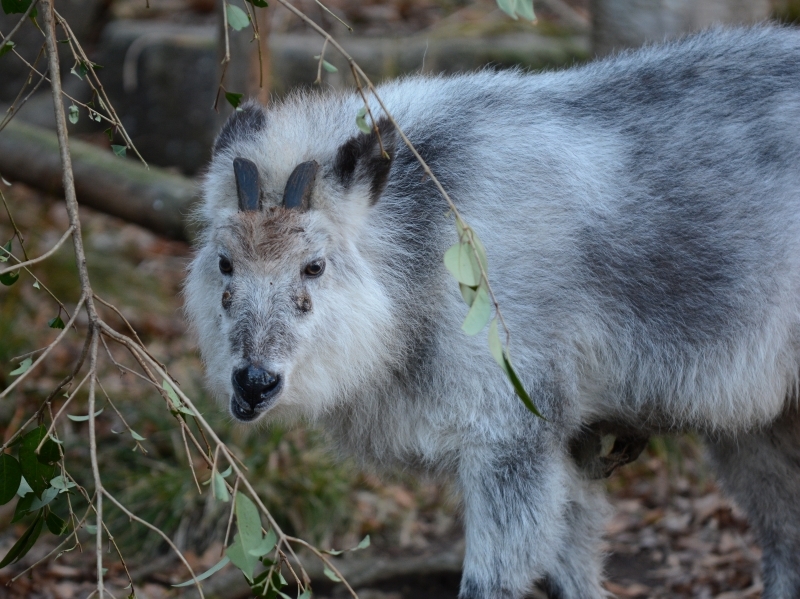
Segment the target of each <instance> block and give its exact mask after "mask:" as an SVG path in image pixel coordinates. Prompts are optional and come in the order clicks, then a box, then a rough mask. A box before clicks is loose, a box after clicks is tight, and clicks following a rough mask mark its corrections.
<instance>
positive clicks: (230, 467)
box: [220, 466, 233, 478]
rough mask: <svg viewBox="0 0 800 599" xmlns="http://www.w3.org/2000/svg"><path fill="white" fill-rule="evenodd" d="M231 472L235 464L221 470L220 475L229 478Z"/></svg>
mask: <svg viewBox="0 0 800 599" xmlns="http://www.w3.org/2000/svg"><path fill="white" fill-rule="evenodd" d="M231 472H233V466H228V467H227V468H226V469H225V470H223V471H222V472H220V476H222V478H228V477H229V476H230V475H231Z"/></svg>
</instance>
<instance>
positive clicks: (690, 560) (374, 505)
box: [0, 184, 762, 599]
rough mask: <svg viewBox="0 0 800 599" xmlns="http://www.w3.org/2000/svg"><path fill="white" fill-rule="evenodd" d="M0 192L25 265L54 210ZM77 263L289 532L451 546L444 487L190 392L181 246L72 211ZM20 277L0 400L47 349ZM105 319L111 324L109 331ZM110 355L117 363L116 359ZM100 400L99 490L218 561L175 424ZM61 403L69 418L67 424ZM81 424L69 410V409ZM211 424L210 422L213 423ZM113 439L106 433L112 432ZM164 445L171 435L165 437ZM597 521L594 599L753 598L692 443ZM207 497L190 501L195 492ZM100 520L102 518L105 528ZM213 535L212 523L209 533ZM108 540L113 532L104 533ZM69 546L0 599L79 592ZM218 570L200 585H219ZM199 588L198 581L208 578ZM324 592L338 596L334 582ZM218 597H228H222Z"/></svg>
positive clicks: (149, 410)
mask: <svg viewBox="0 0 800 599" xmlns="http://www.w3.org/2000/svg"><path fill="white" fill-rule="evenodd" d="M0 190H1V191H3V193H4V194H5V197H6V199H7V200H8V203H9V207H10V210H11V213H12V214H13V216H14V218H15V220H16V222H17V225H18V227H19V228H20V229H21V230H22V231H23V232H24V233H25V234H26V236H27V249H28V252H29V253H30V254H31V255H34V254H38V253H40V252H42V251H44V250H45V249H47V248H48V247H50V246H51V245H52V244H53V242H54V241H55V240H56V239H57V238H58V237H59V236H60V234H61V232H62V231H63V230H64V228H65V223H66V220H65V218H66V217H65V215H64V207H63V204H62V203H61V202H60V201H58V200H56V199H53V198H49V197H45V196H43V195H41V194H39V193H38V192H35V191H33V190H31V189H29V188H26V187H24V186H22V185H17V184H15V185H13V186H11V187H7V186H5V185H1V184H0ZM82 219H83V227H84V234H85V239H86V247H87V251H88V262H89V266H90V272H91V273H92V276H93V280H94V283H95V285H96V287H97V290H98V293H99V294H100V295H102V296H103V297H104V298H105V299H106V300H108V301H110V302H112V303H114V304H116V305H117V306H119V307H120V309H121V310H122V311H123V313H124V314H125V315H126V317H127V318H128V319H129V321H130V322H131V323H132V324H133V326H134V327H135V328H136V329H137V331H138V332H139V333H140V335H141V336H142V337H143V339H144V340H145V342H146V343H148V345H149V347H150V349H151V350H152V351H153V353H154V354H155V355H157V356H159V357H160V358H161V359H164V360H166V361H167V363H168V365H169V366H170V368H171V369H172V371H173V372H174V373H175V375H176V376H177V378H178V380H179V381H181V384H182V386H183V387H184V389H185V390H187V391H189V392H191V393H194V394H196V395H198V396H199V397H200V405H201V406H202V409H203V411H204V413H206V414H207V416H208V417H209V419H210V420H211V421H212V423H214V424H215V425H218V426H219V427H220V430H221V431H222V434H223V438H225V439H226V441H228V442H230V443H231V444H232V445H234V446H236V447H238V448H239V449H240V453H241V456H242V457H243V459H244V460H245V462H246V463H247V464H248V465H249V466H250V467H251V469H252V471H253V472H254V477H253V478H254V480H259V481H260V482H259V484H260V485H261V486H259V487H258V488H259V491H260V492H263V493H264V496H265V498H266V499H265V501H266V503H267V505H268V506H269V507H270V509H271V510H274V513H275V514H276V518H278V520H279V522H281V525H282V526H285V527H286V529H287V530H290V531H291V532H293V533H294V534H297V535H299V536H303V537H304V538H308V539H310V540H312V541H313V542H315V543H317V544H318V545H319V546H321V547H337V548H341V547H348V546H353V545H355V544H356V543H358V540H359V539H360V538H361V537H362V536H363V535H365V534H370V535H371V537H372V545H371V547H370V548H368V549H367V550H365V551H363V552H362V553H361V554H360V556H359V557H360V559H367V560H368V559H375V560H384V561H385V560H389V561H392V560H404V559H408V558H409V557H412V556H423V557H424V556H431V558H433V557H435V556H441V555H442V554H447V553H452V554H454V555H457V554H458V552H459V551H463V535H462V532H461V524H460V520H459V514H458V507H457V506H458V504H457V500H456V499H454V498H453V495H452V493H451V492H450V490H449V489H448V487H447V486H446V485H441V484H437V483H434V482H430V481H419V480H416V479H414V478H413V477H411V476H410V475H407V474H403V473H400V474H397V475H396V476H394V477H391V478H390V479H389V480H382V479H380V478H378V477H376V476H375V475H373V474H370V473H365V472H360V471H358V470H357V469H356V468H355V467H354V466H353V465H352V464H345V465H338V464H337V463H336V462H334V461H332V459H331V457H330V454H329V452H328V451H327V450H326V445H325V441H324V440H323V439H320V437H319V435H316V434H315V433H313V431H305V430H302V429H295V430H291V431H280V430H272V431H270V432H265V431H263V430H262V431H259V432H258V433H257V434H247V433H246V432H245V431H243V430H242V429H240V428H237V427H233V426H231V424H230V422H228V418H227V417H226V416H225V415H224V414H222V412H220V411H218V409H217V408H216V407H215V406H214V405H213V403H212V402H211V401H210V400H209V399H208V398H204V397H203V395H202V394H203V391H202V376H201V374H200V372H201V366H200V362H199V359H198V358H197V356H196V353H195V348H194V346H193V344H192V342H191V340H190V337H189V336H187V335H186V334H185V324H184V321H183V318H182V314H181V308H180V306H181V298H180V293H179V292H180V286H181V281H182V279H183V276H184V270H185V267H186V263H187V261H188V258H189V256H190V250H189V248H188V247H187V246H185V245H183V244H179V243H174V242H166V241H164V240H162V239H159V238H157V237H155V236H153V235H152V234H150V233H148V232H146V231H144V230H142V229H139V228H137V227H135V226H133V225H129V224H125V223H122V222H121V221H118V220H115V219H113V218H110V217H107V216H104V215H101V214H98V213H95V212H92V211H90V210H89V209H85V208H84V209H83V214H82ZM0 237H2V238H1V239H0V242H5V241H6V240H7V239H9V238H10V237H11V229H10V227H9V221H8V219H7V217H6V216H5V214H0ZM71 260H72V251H71V249H70V248H68V247H64V248H62V249H61V250H60V251H59V252H58V253H57V254H56V255H55V256H54V257H53V258H52V259H51V260H49V261H48V262H45V263H43V264H42V265H40V266H37V268H36V269H35V270H34V272H35V273H36V275H37V276H38V277H39V278H40V279H41V281H42V283H44V284H46V285H47V286H48V288H49V289H51V290H52V291H53V292H54V293H55V294H56V295H59V297H61V298H62V300H63V301H64V302H65V304H66V305H67V307H72V306H74V301H75V298H76V296H77V290H76V286H75V283H74V266H72V263H71ZM32 282H33V279H31V278H30V276H29V275H23V276H22V277H21V278H20V280H19V281H18V282H17V283H16V284H15V285H14V286H12V287H0V364H2V367H0V387H5V386H7V384H8V383H9V382H10V378H9V374H8V373H9V372H10V371H11V370H12V369H13V368H14V367H16V362H14V363H12V362H11V359H12V358H13V357H14V356H17V355H20V354H23V353H25V352H26V351H30V350H31V349H33V348H35V347H38V346H41V345H43V344H44V343H46V340H47V339H49V338H52V335H53V334H54V332H53V331H52V330H51V329H48V328H47V324H46V323H47V321H48V320H49V319H50V318H52V317H53V315H54V310H57V306H56V304H55V303H54V302H53V301H52V299H50V298H49V297H48V296H47V294H46V293H45V292H44V291H43V290H41V289H36V288H35V287H33V285H32ZM120 324H122V323H121V322H120ZM79 341H80V339H79V337H78V336H77V335H76V336H75V337H74V338H73V339H71V340H69V341H68V343H67V344H66V345H65V346H64V347H63V349H60V350H58V351H56V352H54V354H53V355H52V358H51V359H50V360H49V361H48V362H47V363H46V364H45V365H44V368H43V369H42V370H41V374H40V375H39V376H38V377H36V379H35V380H33V381H31V382H30V383H29V384H27V385H25V386H23V388H22V389H21V390H20V391H19V392H18V393H16V394H15V395H12V396H11V397H10V398H8V399H5V400H3V401H2V402H0V437H2V438H4V439H7V438H8V437H9V435H10V434H12V433H13V432H14V431H15V430H16V429H17V428H18V427H19V426H20V424H21V422H22V421H24V419H25V418H26V417H27V416H28V415H30V414H31V413H32V411H33V409H35V406H36V405H38V404H37V402H38V401H41V399H42V397H43V394H45V393H46V392H47V391H48V390H49V389H51V388H52V387H53V385H54V383H55V382H56V381H57V380H59V378H60V377H61V376H63V373H64V370H65V369H66V368H67V365H68V364H69V363H70V362H71V361H72V360H74V357H75V355H76V353H77V351H78V348H79V346H80V345H79ZM117 359H120V360H121V359H122V358H121V357H120V356H119V355H117ZM102 380H103V383H104V385H105V387H106V390H107V391H108V392H109V394H110V395H111V396H113V397H114V398H115V403H116V404H118V405H119V407H120V409H121V411H122V412H123V413H125V415H126V419H128V420H129V422H130V423H131V425H132V426H133V427H134V428H135V429H136V430H137V431H138V432H139V433H141V434H142V435H143V436H144V437H147V441H146V442H144V443H143V444H144V446H145V447H146V448H147V449H148V451H149V453H148V454H147V456H145V455H143V454H142V453H141V452H140V451H139V452H137V451H130V450H131V449H132V443H131V442H130V440H129V439H127V438H125V439H122V437H123V435H115V434H113V433H114V431H115V427H118V426H119V422H118V421H117V420H116V416H113V415H110V414H108V413H105V414H103V416H101V417H99V418H98V423H99V424H98V426H99V434H100V435H101V438H100V443H101V467H102V468H104V470H103V472H104V474H103V476H104V477H107V481H106V483H107V484H108V485H109V486H110V487H111V488H117V489H119V492H120V493H124V494H125V497H126V498H127V499H126V500H127V501H129V502H130V505H132V506H134V507H137V509H139V510H141V513H143V514H144V515H145V516H146V517H147V518H148V519H151V520H152V521H154V522H157V523H159V525H160V526H161V527H162V528H163V529H164V530H167V531H168V532H170V534H171V536H172V537H173V538H175V539H176V542H177V543H178V544H179V545H180V546H182V547H185V548H186V549H187V555H188V557H189V560H190V562H191V563H192V564H193V565H194V566H197V567H198V568H201V569H202V568H206V567H209V566H210V565H212V564H213V563H215V562H216V561H217V560H218V558H219V552H220V548H221V538H222V534H221V533H222V532H224V524H225V519H226V516H225V511H224V510H223V511H220V510H216V511H215V510H214V509H210V508H209V502H208V501H207V500H206V499H204V498H198V497H197V492H196V490H195V486H194V483H193V482H192V477H191V474H190V472H189V469H188V468H186V457H185V453H184V452H183V449H182V446H181V444H180V437H179V435H177V427H176V426H175V424H174V420H172V419H171V418H170V416H169V414H168V413H167V411H166V410H164V409H163V403H161V400H160V398H159V396H158V395H157V394H156V393H154V392H153V391H152V390H151V389H149V388H148V387H147V386H146V385H143V384H140V383H139V382H138V380H137V379H131V377H130V376H127V377H125V376H123V375H121V374H119V373H118V372H115V371H114V369H113V367H111V365H110V364H109V365H108V367H107V368H106V370H104V371H103V379H102ZM80 401H81V399H80V398H78V400H76V406H75V409H74V412H75V413H76V414H77V413H81V412H80V410H81V408H80V407H78V406H81V405H85V404H81V403H80ZM82 409H83V412H85V411H86V410H85V407H83V408H82ZM215 414H216V416H215ZM60 426H63V430H61V429H59V432H60V437H61V438H62V439H63V440H64V447H65V452H66V454H67V459H68V460H69V461H70V464H73V465H74V466H73V471H74V473H75V475H76V476H77V477H78V478H81V477H83V480H86V484H87V485H88V486H89V487H91V484H90V482H89V481H90V480H91V476H90V473H89V470H88V465H87V461H88V460H87V459H86V458H87V455H86V452H85V449H82V447H83V445H82V444H85V439H86V434H87V431H86V426H85V423H80V422H73V421H66V422H65V423H63V425H60ZM116 430H119V428H116ZM176 435H177V436H176ZM604 484H605V485H606V487H607V489H608V492H609V497H610V501H611V504H612V506H613V516H612V517H611V518H610V519H609V521H608V525H607V541H606V547H605V549H606V551H607V553H608V562H607V573H608V579H609V580H608V582H607V583H606V586H607V589H608V590H609V591H610V592H612V593H613V594H614V595H616V596H617V597H620V598H684V597H685V598H698V599H704V598H707V597H708V598H710V597H716V598H718V599H755V598H757V597H760V593H761V588H762V585H761V579H760V574H759V567H758V561H759V549H758V547H757V545H756V544H755V541H754V538H753V534H752V532H751V531H750V529H749V528H748V525H747V522H746V519H745V518H744V516H743V515H742V513H741V512H740V511H739V510H737V509H736V508H735V507H734V506H733V505H732V504H731V503H730V502H728V501H727V500H726V499H725V498H723V497H722V496H721V494H720V492H719V491H718V489H717V487H716V486H715V484H714V482H713V479H712V477H711V474H710V473H709V472H708V471H707V470H706V467H705V465H704V462H703V459H702V448H701V446H700V443H699V442H698V441H697V440H695V439H693V438H690V437H682V438H678V439H675V440H672V439H656V440H654V441H653V442H652V443H651V445H650V447H649V448H648V449H647V450H646V451H645V453H644V454H643V455H642V457H640V459H639V460H637V461H636V462H634V463H633V464H631V465H629V466H627V467H625V468H623V469H621V470H619V471H617V472H616V473H615V474H614V475H612V477H611V478H610V479H609V480H608V481H606V482H605V483H604ZM207 495H208V494H207V493H206V495H205V497H207ZM12 513H13V501H12V503H10V504H7V505H6V506H2V507H0V556H3V555H5V553H6V552H7V551H8V549H9V548H10V547H11V545H12V544H13V543H14V542H15V541H16V539H17V538H19V536H20V535H21V534H22V532H23V530H24V528H25V524H24V523H17V524H10V520H11V515H12ZM120 516H121V515H120V514H117V516H116V520H110V521H109V522H110V524H111V525H112V526H113V527H116V528H114V529H113V530H114V531H120V532H119V539H120V542H121V545H122V546H123V547H124V548H127V549H126V551H127V552H126V553H125V555H126V562H127V566H128V568H129V569H130V570H131V572H133V573H134V579H135V582H136V588H135V590H136V597H138V598H139V599H162V598H166V597H173V596H175V594H176V591H175V590H174V589H172V587H171V586H170V585H171V584H174V583H176V582H180V581H182V580H184V579H186V578H187V575H186V572H185V571H184V570H183V568H182V567H181V566H179V565H178V563H177V561H176V560H175V559H174V558H170V557H169V556H168V555H167V554H166V553H165V552H164V547H163V545H162V544H161V543H159V542H158V540H157V539H155V540H154V539H153V538H152V537H149V536H147V535H142V534H139V533H136V534H134V533H133V532H130V531H129V529H131V528H132V527H131V525H130V524H129V523H128V522H127V520H126V519H125V518H124V517H120ZM110 517H111V516H110ZM220 526H221V527H222V528H220ZM115 534H118V533H117V532H115ZM79 538H80V539H81V542H82V550H80V549H76V550H73V551H70V552H68V553H65V554H63V555H62V556H61V557H60V558H58V559H55V560H50V561H47V562H45V563H42V564H41V565H39V566H37V567H36V568H35V569H33V570H32V571H31V572H29V573H26V574H24V575H23V576H22V577H20V578H19V579H17V580H16V581H14V582H11V579H12V578H13V577H14V576H16V575H18V574H19V573H21V572H22V571H23V570H24V569H25V568H26V567H27V566H29V565H31V564H32V563H33V562H35V561H36V560H37V559H39V558H41V557H42V556H43V555H45V553H46V550H47V549H48V548H50V547H53V546H54V545H55V543H56V537H54V536H53V535H51V534H50V533H44V534H43V535H42V538H41V540H40V542H39V543H38V544H37V545H36V546H35V547H34V548H33V550H32V551H31V552H30V553H29V554H28V556H26V557H25V558H24V559H23V560H22V561H21V562H19V563H17V564H13V565H11V566H8V567H6V568H4V569H0V598H3V599H5V598H8V599H23V598H24V599H51V598H52V599H73V598H85V597H87V596H89V595H90V594H91V591H92V588H93V582H92V581H93V580H94V579H93V576H94V568H95V566H94V550H93V547H92V545H91V542H90V541H89V540H88V539H89V535H88V533H86V532H85V531H84V532H81V533H80V534H79ZM105 555H106V561H107V567H108V572H107V574H106V576H107V579H108V583H109V585H110V588H111V589H117V590H116V591H115V596H116V597H117V598H120V597H125V596H127V595H128V594H129V593H130V590H125V589H124V586H125V585H126V584H127V583H126V582H125V579H124V576H123V569H122V565H121V564H120V562H119V560H118V559H116V556H115V555H114V554H113V553H111V552H109V553H106V554H105ZM224 573H225V572H224V571H223V572H221V573H220V574H218V575H217V576H222V575H223V574H224ZM212 580H213V579H212ZM339 586H341V585H339ZM457 587H458V572H457V567H456V568H455V569H453V568H451V569H450V570H449V571H442V572H440V573H438V574H427V575H424V576H423V575H419V576H417V575H414V573H413V572H412V573H406V574H404V575H403V576H400V577H395V578H393V579H388V580H383V581H382V582H380V583H376V584H373V585H367V586H364V587H362V588H359V589H358V590H359V596H360V597H361V598H362V599H434V598H436V599H450V598H453V599H455V597H456V594H457ZM318 591H320V592H321V593H322V594H316V595H315V596H317V597H320V599H321V598H323V597H335V598H341V597H344V596H345V595H344V594H343V593H342V589H341V588H336V587H334V588H331V587H320V588H319V589H318ZM221 596H225V597H226V599H231V598H232V597H233V595H232V594H228V595H225V594H223V595H221Z"/></svg>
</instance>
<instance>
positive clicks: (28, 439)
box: [19, 425, 60, 497]
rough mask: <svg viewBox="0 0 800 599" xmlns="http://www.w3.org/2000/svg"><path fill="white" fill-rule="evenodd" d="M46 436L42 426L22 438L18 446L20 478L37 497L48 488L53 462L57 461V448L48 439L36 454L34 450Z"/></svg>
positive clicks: (51, 476) (53, 471) (53, 466)
mask: <svg viewBox="0 0 800 599" xmlns="http://www.w3.org/2000/svg"><path fill="white" fill-rule="evenodd" d="M46 435H47V428H46V427H45V426H44V425H42V426H40V427H37V428H35V429H33V430H32V431H30V432H29V433H27V434H26V435H25V436H24V437H23V438H22V443H21V444H20V446H19V465H20V467H21V468H22V476H24V477H25V480H26V481H28V484H29V485H30V486H31V488H32V489H33V492H34V493H35V494H36V496H37V497H42V493H43V492H44V490H45V489H47V488H48V487H49V486H50V480H51V479H52V478H53V476H54V475H55V469H56V467H55V464H54V462H55V461H57V460H58V459H59V456H60V454H59V451H58V446H57V445H56V444H55V443H53V442H52V441H51V440H50V439H46V440H45V442H44V443H43V444H42V448H41V449H40V450H39V454H38V455H37V454H36V448H37V447H38V446H39V443H40V442H41V441H42V439H45V438H46Z"/></svg>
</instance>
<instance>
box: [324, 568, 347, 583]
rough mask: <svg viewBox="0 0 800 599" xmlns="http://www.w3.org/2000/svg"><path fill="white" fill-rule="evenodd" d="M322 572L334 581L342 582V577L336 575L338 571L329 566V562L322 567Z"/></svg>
mask: <svg viewBox="0 0 800 599" xmlns="http://www.w3.org/2000/svg"><path fill="white" fill-rule="evenodd" d="M322 573H323V574H325V576H327V577H328V578H330V579H331V580H332V581H333V582H342V579H341V578H339V577H338V576H337V575H336V572H334V571H333V570H331V569H330V568H329V567H328V564H325V567H324V568H323V569H322Z"/></svg>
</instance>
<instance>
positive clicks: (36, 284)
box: [33, 281, 63, 328]
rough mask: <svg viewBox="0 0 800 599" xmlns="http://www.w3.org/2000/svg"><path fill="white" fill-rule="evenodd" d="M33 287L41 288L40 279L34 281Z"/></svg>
mask: <svg viewBox="0 0 800 599" xmlns="http://www.w3.org/2000/svg"><path fill="white" fill-rule="evenodd" d="M33 288H34V289H41V287H40V286H39V281H34V282H33ZM62 328H63V327H62Z"/></svg>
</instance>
